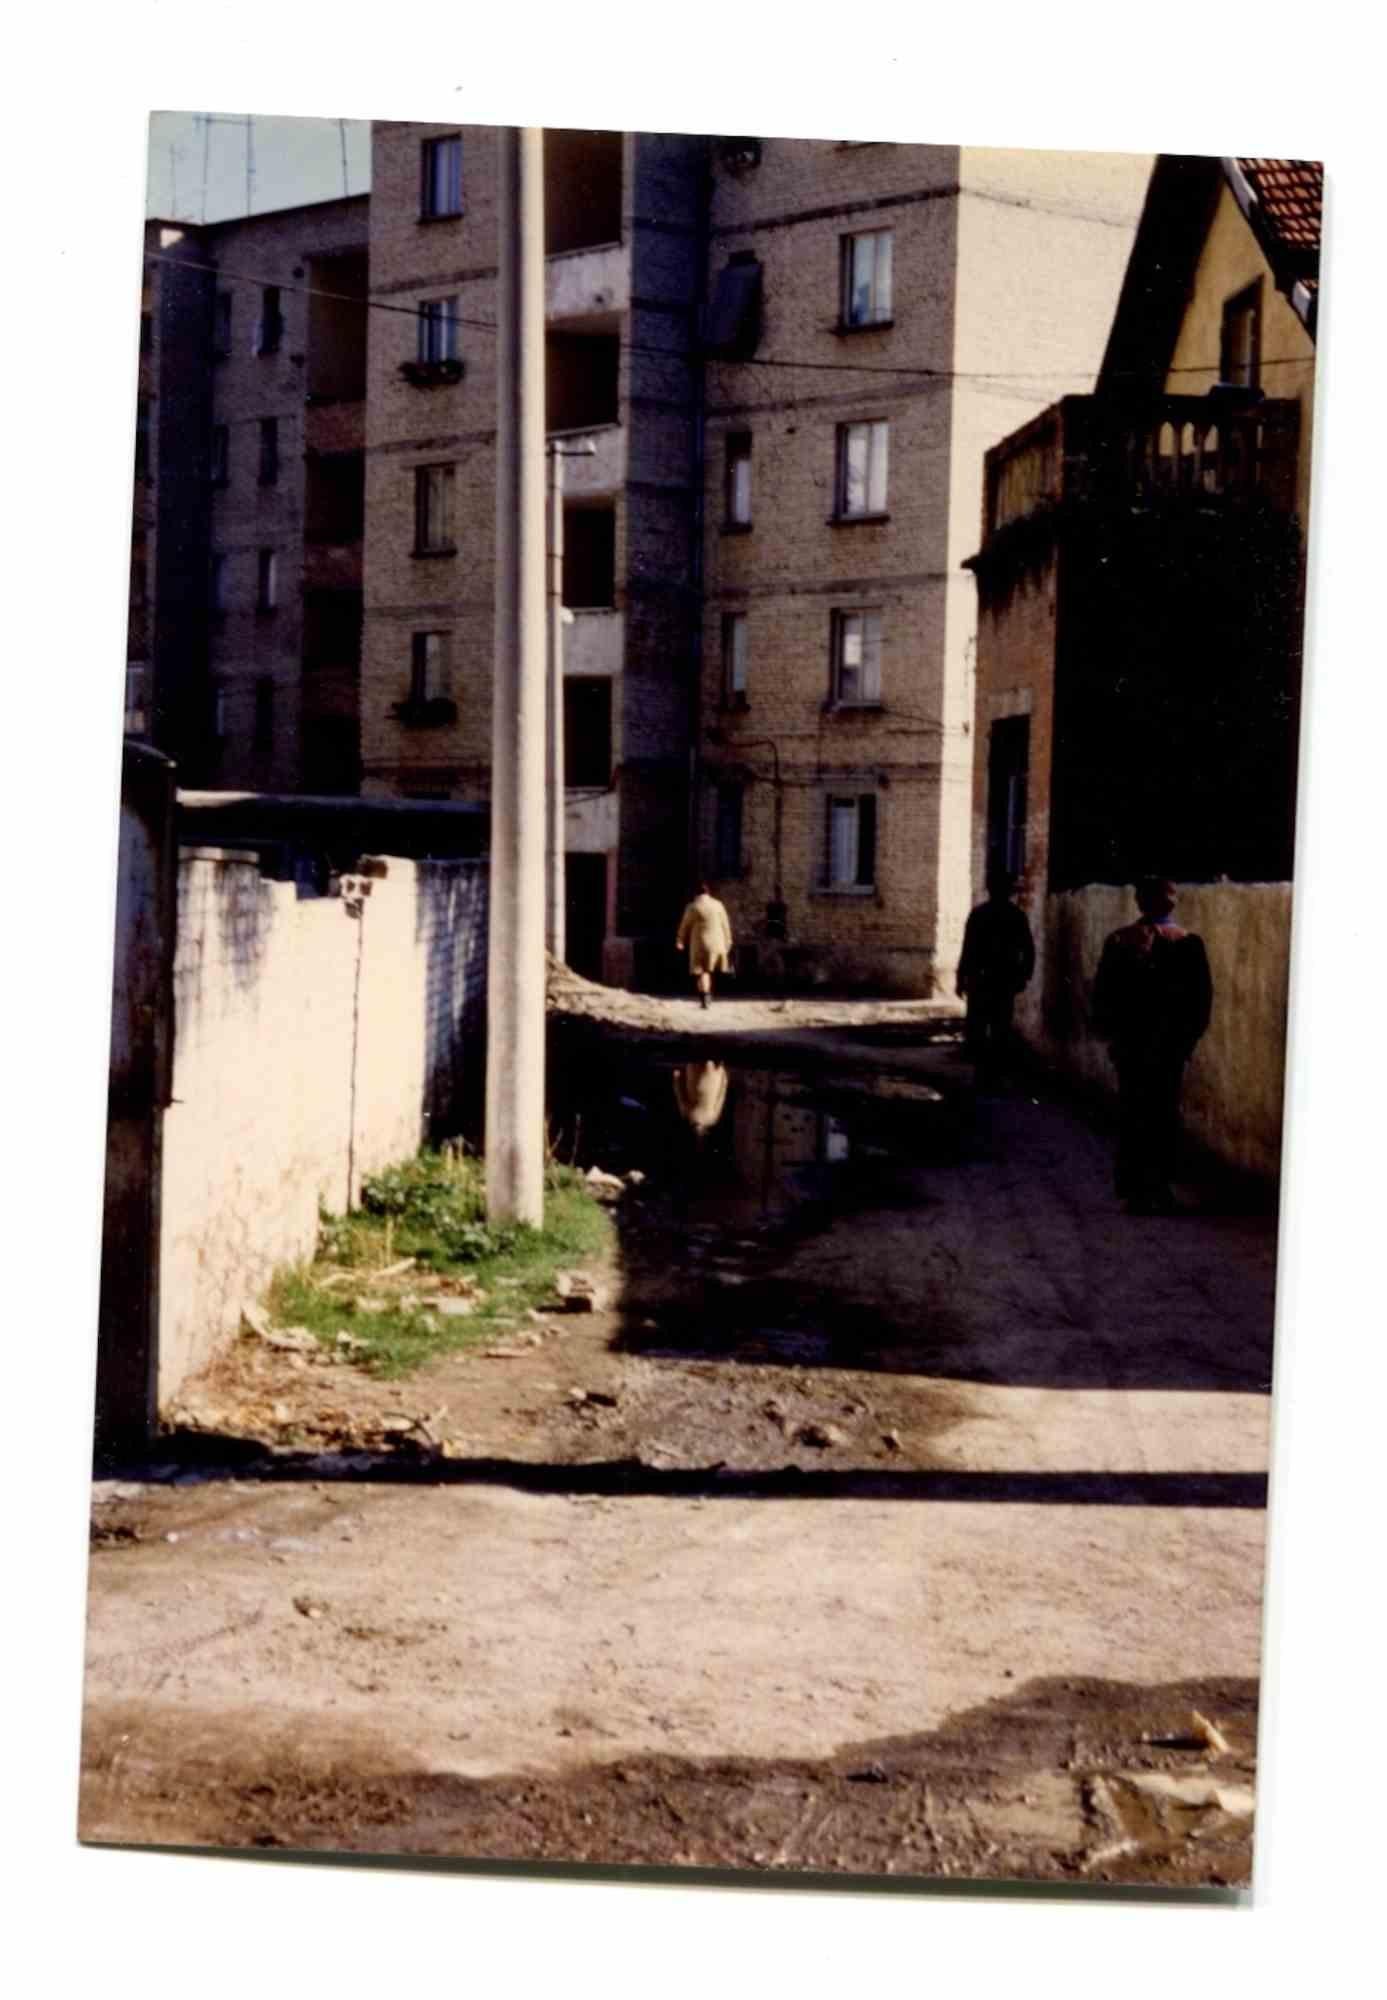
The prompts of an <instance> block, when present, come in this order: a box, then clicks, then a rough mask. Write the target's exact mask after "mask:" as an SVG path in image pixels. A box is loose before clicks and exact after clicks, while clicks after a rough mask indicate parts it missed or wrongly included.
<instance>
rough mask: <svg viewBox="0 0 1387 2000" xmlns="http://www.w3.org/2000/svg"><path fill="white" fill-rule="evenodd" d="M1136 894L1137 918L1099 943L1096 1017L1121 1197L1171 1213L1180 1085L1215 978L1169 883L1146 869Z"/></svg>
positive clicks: (1137, 1206) (1140, 1210) (1137, 1209)
mask: <svg viewBox="0 0 1387 2000" xmlns="http://www.w3.org/2000/svg"><path fill="white" fill-rule="evenodd" d="M1136 900H1137V908H1138V909H1139V910H1140V912H1141V915H1140V917H1139V918H1138V920H1137V922H1136V923H1134V924H1127V925H1125V926H1124V928H1123V929H1122V930H1118V931H1113V932H1112V934H1111V935H1110V936H1109V937H1108V939H1107V940H1106V942H1105V943H1104V945H1103V954H1102V957H1101V959H1100V960H1099V963H1098V974H1097V977H1096V979H1095V980H1094V983H1093V1025H1094V1027H1095V1029H1096V1030H1097V1032H1098V1034H1099V1035H1100V1036H1101V1038H1102V1039H1103V1040H1104V1041H1105V1042H1106V1043H1107V1044H1108V1048H1109V1052H1110V1053H1111V1056H1112V1060H1113V1066H1114V1068H1115V1069H1116V1071H1117V1194H1118V1199H1119V1200H1120V1201H1125V1202H1126V1204H1127V1212H1128V1214H1129V1215H1174V1214H1178V1213H1179V1212H1180V1204H1179V1203H1178V1202H1177V1200H1176V1198H1175V1193H1174V1190H1173V1189H1172V1187H1171V1181H1172V1179H1173V1178H1174V1173H1175V1165H1176V1158H1177V1155H1178V1152H1179V1145H1180V1085H1181V1082H1182V1080H1183V1078H1184V1074H1185V1064H1186V1063H1187V1062H1188V1061H1189V1059H1190V1057H1191V1056H1192V1055H1193V1054H1194V1050H1195V1046H1196V1044H1197V1043H1198V1041H1199V1038H1200V1036H1201V1035H1202V1034H1203V1033H1204V1031H1205V1029H1206V1028H1207V1027H1208V1025H1209V1018H1210V1015H1211V1014H1212V1012H1213V1002H1214V984H1213V978H1212V976H1211V974H1210V971H1209V959H1208V954H1207V952H1206V951H1205V949H1204V941H1203V939H1202V938H1199V937H1196V936H1195V934H1194V933H1193V932H1192V931H1186V930H1182V929H1181V928H1180V926H1179V924H1177V923H1176V922H1175V921H1174V910H1175V889H1174V885H1173V884H1172V883H1170V882H1166V881H1164V880H1162V879H1161V878H1160V877H1158V876H1154V875H1148V876H1144V877H1143V878H1142V880H1141V881H1139V882H1138V883H1137V885H1136Z"/></svg>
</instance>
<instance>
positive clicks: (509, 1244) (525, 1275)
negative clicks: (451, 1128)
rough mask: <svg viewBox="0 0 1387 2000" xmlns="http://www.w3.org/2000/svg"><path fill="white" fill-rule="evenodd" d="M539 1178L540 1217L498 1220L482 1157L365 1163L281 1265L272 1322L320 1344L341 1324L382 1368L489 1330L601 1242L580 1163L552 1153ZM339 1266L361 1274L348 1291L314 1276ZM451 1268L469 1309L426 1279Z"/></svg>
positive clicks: (410, 1364)
mask: <svg viewBox="0 0 1387 2000" xmlns="http://www.w3.org/2000/svg"><path fill="white" fill-rule="evenodd" d="M544 1183H545V1191H544V1223H543V1226H542V1228H538V1229H536V1228H532V1227H529V1226H528V1225H525V1224H515V1225H507V1226H505V1227H503V1228H499V1229H498V1228H494V1227H493V1226H492V1225H490V1224H489V1223H488V1222H487V1220H486V1170H485V1166H484V1164H483V1162H482V1161H480V1160H478V1159H476V1158H475V1157H473V1156H471V1155H469V1154H467V1153H466V1152H464V1151H463V1150H462V1149H461V1148H458V1147H453V1146H449V1147H445V1148H444V1149H442V1150H439V1151H428V1152H423V1153H420V1154H419V1155H418V1156H417V1157H416V1158H414V1159H412V1160H406V1161H403V1162H401V1163H400V1164H399V1165H397V1166H393V1167H387V1168H386V1169H384V1171H382V1172H381V1173H378V1174H372V1175H370V1176H368V1178H367V1179H366V1180H365V1181H363V1183H362V1189H361V1207H360V1208H359V1209H355V1210H353V1211H352V1213H351V1214H349V1215H332V1214H330V1213H328V1212H327V1211H323V1212H321V1213H320V1217H319V1234H318V1254H317V1259H316V1261H315V1263H314V1264H312V1265H307V1266H301V1267H299V1268H298V1269H296V1270H290V1271H282V1272H280V1273H279V1275H278V1276H277V1277H276V1278H275V1280H274V1282H273V1284H272V1286H271V1288H270V1293H269V1300H268V1303H269V1307H270V1311H271V1313H272V1315H273V1317H274V1318H275V1320H276V1321H277V1322H278V1323H279V1324H280V1325H287V1326H302V1327H306V1328H307V1329H308V1330H309V1332H311V1333H313V1334H315V1335H316V1336H317V1338H318V1339H320V1340H321V1341H323V1342H324V1344H325V1345H327V1346H332V1345H333V1344H334V1343H335V1342H336V1340H337V1337H338V1335H339V1334H340V1333H343V1332H346V1333H349V1334H350V1335H351V1338H352V1341H353V1342H354V1343H356V1345H355V1348H354V1352H355V1354H356V1358H357V1359H358V1360H359V1362H360V1363H361V1365H362V1366H364V1367H366V1368H368V1369H369V1370H370V1371H371V1372H372V1373H373V1374H376V1375H380V1376H386V1377H393V1376H398V1375H403V1374H407V1373H408V1372H409V1371H410V1370H411V1369H414V1368H417V1367H419V1366H420V1365H421V1364H422V1363H424V1362H425V1361H428V1360H430V1359H431V1358H432V1357H433V1356H434V1355H437V1354H441V1353H445V1352H448V1351H450V1350H453V1349H456V1348H459V1347H467V1346H472V1345H476V1344H479V1343H480V1342H482V1341H485V1340H489V1339H492V1338H494V1337H495V1335H496V1333H497V1331H498V1326H499V1325H501V1324H505V1323H507V1322H509V1321H511V1320H514V1319H516V1318H517V1317H523V1315H524V1313H525V1310H526V1309H527V1308H528V1307H530V1306H533V1305H538V1304H539V1303H540V1302H541V1301H542V1300H544V1299H546V1298H548V1297H550V1296H551V1295H552V1293H553V1288H554V1274H555V1272H556V1271H558V1270H559V1269H561V1268H562V1267H563V1266H564V1265H565V1264H569V1263H575V1262H578V1261H581V1260H582V1259H585V1258H593V1257H600V1256H602V1255H603V1254H604V1253H605V1252H606V1251H607V1250H608V1249H609V1247H610V1244H611V1240H612V1227H611V1222H610V1220H609V1218H608V1216H607V1214H606V1212H605V1211H604V1210H603V1209H602V1207H601V1206H600V1205H599V1204H598V1203H597V1202H596V1201H594V1199H593V1197H592V1195H591V1193H590V1192H589V1190H588V1188H587V1186H586V1185H585V1183H584V1181H583V1177H582V1175H581V1174H579V1173H577V1172H576V1171H575V1170H574V1169H573V1168H571V1167H563V1166H559V1165H557V1164H555V1163H554V1162H553V1161H552V1160H551V1161H550V1163H549V1165H548V1166H547V1167H546V1169H545V1176H544ZM404 1258H410V1259H412V1260H413V1272H412V1273H406V1274H398V1273H397V1274H396V1275H395V1276H394V1277H391V1278H386V1277H379V1278H374V1279H373V1276H372V1274H373V1272H374V1273H386V1272H389V1271H390V1270H391V1267H392V1266H393V1265H394V1264H395V1263H396V1262H398V1261H400V1260H402V1259H404ZM339 1271H340V1272H352V1273H355V1274H359V1277H360V1280H361V1283H360V1287H359V1289H358V1291H357V1295H356V1296H355V1297H353V1295H352V1287H351V1286H350V1285H339V1286H335V1287H333V1286H328V1285H326V1284H325V1283H324V1280H325V1279H327V1278H330V1277H332V1276H333V1275H334V1273H335V1272H339ZM459 1274H465V1275H466V1277H467V1278H468V1279H470V1280H471V1281H472V1285H473V1287H475V1294H476V1302H475V1305H474V1309H473V1311H472V1313H471V1314H470V1315H469V1316H467V1317H460V1318H458V1317H446V1316H440V1315H439V1314H438V1313H437V1312H436V1311H435V1310H433V1307H434V1306H435V1305H436V1302H437V1295H436V1294H434V1295H431V1294H430V1293H429V1291H428V1289H427V1286H428V1285H429V1284H430V1283H432V1282H434V1281H436V1280H439V1279H443V1280H446V1279H447V1278H448V1277H449V1276H450V1275H452V1276H454V1277H456V1276H458V1275H459ZM421 1281H422V1283H423V1285H424V1287H425V1289H424V1290H423V1291H422V1292H421V1290H420V1284H421ZM503 1281H504V1282H503Z"/></svg>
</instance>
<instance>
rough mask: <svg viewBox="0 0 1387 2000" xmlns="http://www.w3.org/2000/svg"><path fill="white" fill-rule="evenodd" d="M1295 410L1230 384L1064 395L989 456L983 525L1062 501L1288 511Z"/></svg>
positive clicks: (1001, 524) (996, 529)
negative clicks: (1141, 394)
mask: <svg viewBox="0 0 1387 2000" xmlns="http://www.w3.org/2000/svg"><path fill="white" fill-rule="evenodd" d="M1299 420H1300V412H1299V406H1298V404H1297V403H1295V402H1294V401H1290V400H1287V401H1276V400H1271V399H1264V400H1262V401H1261V402H1248V401H1247V400H1245V397H1244V396H1243V395H1242V394H1241V393H1239V392H1236V391H1229V392H1227V393H1223V392H1220V391H1218V390H1215V391H1213V392H1212V393H1211V394H1209V395H1206V396H1158V397H1153V398H1146V399H1143V400H1142V401H1141V402H1140V403H1125V402H1118V401H1112V400H1106V399H1100V398H1098V397H1096V396H1066V397H1065V399H1064V401H1063V402H1061V403H1056V404H1055V405H1054V406H1053V407H1052V408H1051V409H1049V410H1046V411H1044V412H1043V414H1042V415H1040V416H1039V417H1037V418H1036V419H1035V420H1034V422H1032V423H1029V424H1027V425H1025V426H1024V428H1023V429H1021V430H1019V431H1017V432H1015V433H1014V434H1013V436H1011V437H1009V438H1007V439H1005V440H1004V441H1003V442H1002V443H1001V444H999V445H996V446H994V447H993V449H992V450H991V451H990V452H989V453H988V454H987V520H986V531H987V536H988V538H989V540H990V539H991V537H992V536H994V535H996V534H999V533H1001V531H1002V530H1003V529H1005V528H1007V527H1009V526H1011V525H1012V524H1013V523H1015V522H1018V521H1021V520H1024V519H1026V518H1027V517H1029V516H1031V515H1034V514H1036V513H1037V512H1040V511H1043V510H1045V509H1047V508H1051V507H1054V506H1057V505H1059V504H1061V503H1065V504H1070V503H1080V504H1082V503H1084V502H1087V503H1090V504H1099V505H1108V506H1117V507H1137V508H1140V507H1146V506H1156V505H1161V504H1166V503H1168V502H1170V501H1172V500H1177V499H1179V498H1180V497H1181V496H1184V497H1185V498H1186V499H1187V500H1188V501H1189V502H1190V503H1191V504H1193V505H1195V506H1199V505H1203V504H1207V505H1214V506H1219V507H1224V506H1228V505H1234V506H1236V505H1240V504H1241V505H1246V504H1258V505H1261V506H1263V507H1267V508H1271V509H1274V510H1276V511H1278V512H1288V511H1289V510H1290V508H1291V506H1292V505H1293V500H1294V492H1295V457H1296V445H1297V440H1298V428H1299Z"/></svg>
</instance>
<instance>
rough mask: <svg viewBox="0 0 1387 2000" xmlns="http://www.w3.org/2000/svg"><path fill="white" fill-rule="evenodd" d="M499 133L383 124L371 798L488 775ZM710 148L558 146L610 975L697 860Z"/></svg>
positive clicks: (375, 226)
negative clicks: (691, 843)
mask: <svg viewBox="0 0 1387 2000" xmlns="http://www.w3.org/2000/svg"><path fill="white" fill-rule="evenodd" d="M496 136H497V135H496V133H495V131H494V130H492V129H488V128H478V127H469V128H467V129H466V130H465V131H461V132H460V131H458V129H457V128H456V127H447V126H430V125H412V124H411V125H406V124H393V123H388V122H383V123H379V124H377V125H376V126H375V127H374V132H373V144H372V196H371V293H372V300H373V303H374V306H375V307H376V308H377V309H376V310H374V311H373V312H372V314H371V329H370V381H369V390H368V396H367V446H366V453H367V473H366V522H367V530H366V564H365V636H364V644H363V666H362V706H361V743H362V761H363V789H364V791H366V792H367V793H368V794H370V793H382V794H388V795H397V796H403V797H406V798H415V799H424V798H449V799H464V800H473V801H481V800H485V799H486V798H487V796H488V794H489V786H490V763H491V698H490V691H491V663H492V652H493V644H494V634H493V622H492V621H493V605H494V576H493V550H494V542H495V438H496V340H495V333H494V327H495V321H496V276H497V226H498V224H497V178H496V166H497V147H496ZM705 156H706V142H705V141H702V140H700V139H695V138H684V137H678V136H670V137H654V136H650V135H645V134H620V133H579V132H572V133H569V132H550V133H547V134H546V139H545V195H546V200H545V215H546V241H547V270H546V324H547V399H548V408H547V426H548V430H549V432H550V435H551V438H552V439H555V440H556V441H558V442H559V443H561V444H563V443H567V444H568V445H569V446H571V445H572V444H574V443H576V442H577V441H579V440H582V441H584V442H585V444H589V445H590V446H591V452H590V454H588V455H585V456H577V455H575V456H571V457H567V458H566V459H565V461H564V468H563V470H564V481H565V503H564V548H565V564H564V578H563V585H564V602H565V605H566V607H568V609H569V611H570V613H571V617H570V620H569V622H568V623H567V625H566V630H565V639H564V665H565V694H566V700H565V714H564V729H565V738H566V780H567V786H566V789H567V838H566V854H567V879H568V912H567V917H568V923H567V929H568V943H569V957H570V960H571V962H572V963H573V964H574V965H576V966H578V967H580V968H581V969H582V970H584V971H587V972H591V973H597V974H601V975H605V976H606V977H608V978H611V979H614V980H617V981H629V980H630V979H632V978H635V977H639V976H644V975H647V974H648V971H649V965H648V962H645V961H642V959H641V958H640V956H639V952H640V946H641V943H642V941H644V940H647V939H650V938H653V937H655V936H656V935H659V936H663V934H664V933H665V932H666V931H667V930H669V929H670V928H671V927H672V924H673V921H674V916H673V915H671V906H672V905H673V904H674V903H675V902H676V901H677V899H678V897H679V895H680V894H681V892H682V890H683V886H684V881H685V875H686V868H687V857H688V799H689V750H690V741H691V734H692V720H693V703H694V700H695V696H696V692H697V690H696V683H695V679H694V661H695V658H696V647H697V634H698V603H699V599H698V556H699V540H698V529H697V521H698V501H699V494H700V488H701V471H700V463H699V431H698V416H699V400H698V388H699V379H698V364H697V356H696V351H695V342H696V335H697V311H698V305H699V300H700V287H701V284H702V278H703V254H702V252H703V244H702V236H701V228H700V222H701V215H700V204H701V202H702V199H703V193H704V173H705V167H704V162H705ZM392 307H395V308H397V310H395V311H391V310H390V308H392ZM674 915H677V910H676V911H675V912H674Z"/></svg>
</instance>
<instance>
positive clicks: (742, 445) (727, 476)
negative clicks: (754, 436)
mask: <svg viewBox="0 0 1387 2000" xmlns="http://www.w3.org/2000/svg"><path fill="white" fill-rule="evenodd" d="M751 452H752V444H751V432H750V431H745V430H742V431H729V432H728V433H727V437H726V440H725V442H724V446H723V471H722V524H723V527H724V529H726V530H727V532H728V533H729V534H745V532H746V531H747V529H748V528H750V526H751V522H752V488H751Z"/></svg>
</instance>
